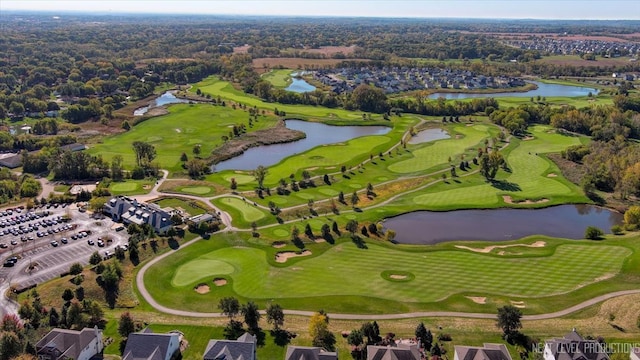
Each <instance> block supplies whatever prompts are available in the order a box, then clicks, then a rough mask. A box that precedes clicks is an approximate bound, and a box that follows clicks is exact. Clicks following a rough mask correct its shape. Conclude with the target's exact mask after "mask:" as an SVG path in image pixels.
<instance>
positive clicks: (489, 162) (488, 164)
mask: <svg viewBox="0 0 640 360" xmlns="http://www.w3.org/2000/svg"><path fill="white" fill-rule="evenodd" d="M503 164H504V158H503V157H502V154H500V153H499V152H497V151H493V152H491V153H489V154H487V153H484V154H482V156H481V157H480V175H482V176H484V177H485V178H486V179H487V180H493V179H494V178H495V177H496V174H497V173H498V169H500V166H501V165H503Z"/></svg>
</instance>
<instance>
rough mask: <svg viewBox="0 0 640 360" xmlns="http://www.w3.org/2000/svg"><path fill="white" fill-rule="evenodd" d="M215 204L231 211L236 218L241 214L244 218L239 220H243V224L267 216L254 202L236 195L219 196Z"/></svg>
mask: <svg viewBox="0 0 640 360" xmlns="http://www.w3.org/2000/svg"><path fill="white" fill-rule="evenodd" d="M214 204H215V205H216V206H217V207H219V208H220V209H221V210H224V211H227V212H229V213H230V214H231V217H232V218H233V219H234V220H236V219H238V216H240V217H241V218H242V219H238V220H241V223H242V224H248V223H251V222H253V221H258V220H260V219H262V218H264V217H266V213H265V212H264V211H262V210H260V209H259V208H257V207H256V206H254V205H253V202H249V201H243V200H241V199H238V198H235V197H226V198H219V199H216V200H214Z"/></svg>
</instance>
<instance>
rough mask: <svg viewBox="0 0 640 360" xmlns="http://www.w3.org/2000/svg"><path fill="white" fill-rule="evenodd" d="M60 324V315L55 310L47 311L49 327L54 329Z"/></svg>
mask: <svg viewBox="0 0 640 360" xmlns="http://www.w3.org/2000/svg"><path fill="white" fill-rule="evenodd" d="M59 323H60V315H59V314H58V311H57V310H56V308H54V307H52V308H51V309H49V326H51V327H56V326H58V324H59Z"/></svg>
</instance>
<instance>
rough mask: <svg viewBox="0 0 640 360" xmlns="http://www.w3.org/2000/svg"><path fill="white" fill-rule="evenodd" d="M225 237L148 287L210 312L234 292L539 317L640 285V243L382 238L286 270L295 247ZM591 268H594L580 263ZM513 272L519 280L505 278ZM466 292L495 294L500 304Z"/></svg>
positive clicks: (315, 302)
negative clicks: (518, 309)
mask: <svg viewBox="0 0 640 360" xmlns="http://www.w3.org/2000/svg"><path fill="white" fill-rule="evenodd" d="M225 238H226V242H228V243H229V244H235V245H234V246H228V245H224V244H221V243H220V242H224V240H223V239H219V240H222V241H217V242H215V243H213V242H210V241H200V242H198V243H196V244H194V245H191V246H190V247H188V248H185V249H184V250H182V251H180V252H178V253H176V254H174V255H172V256H170V257H168V258H167V259H165V260H164V261H162V262H161V263H159V264H157V265H155V266H153V267H151V268H150V269H149V270H148V272H147V275H146V279H156V280H154V281H145V286H146V287H147V289H148V290H149V291H150V292H151V294H152V295H153V296H154V298H155V299H156V300H157V301H159V302H160V303H162V304H164V305H165V306H169V307H172V308H179V309H182V310H187V309H188V310H193V311H204V312H206V311H210V309H211V308H210V304H211V303H216V302H217V300H218V299H219V298H220V297H222V296H229V295H235V296H238V297H239V298H241V299H252V300H254V301H257V302H258V303H259V304H262V306H264V304H265V303H266V302H268V301H277V302H278V303H280V304H281V305H283V306H284V307H285V308H288V309H314V308H320V307H322V308H324V309H326V310H328V311H333V312H347V313H389V312H391V313H399V312H408V311H415V310H417V309H420V310H428V309H438V310H447V309H455V310H463V311H465V310H466V311H479V312H493V311H494V310H495V305H496V304H500V303H508V302H510V301H514V302H515V301H522V302H523V304H525V305H524V306H525V308H524V309H523V311H524V312H525V313H538V312H546V311H551V310H558V309H560V308H562V307H564V306H566V305H567V304H572V303H575V302H577V301H578V299H584V298H585V297H587V298H588V297H590V296H593V295H595V294H598V293H604V292H609V291H613V290H614V289H620V288H629V287H633V286H634V285H633V283H635V282H637V281H638V280H639V279H637V276H632V275H631V274H632V272H633V271H636V270H637V269H636V268H637V266H638V258H639V256H640V253H639V252H638V247H639V246H640V242H639V239H638V238H637V237H636V238H627V239H625V240H624V241H623V240H615V239H611V240H607V242H606V243H605V244H600V243H594V242H589V241H575V240H574V241H566V240H559V239H551V238H544V237H531V238H527V239H524V240H520V241H517V242H513V243H518V244H531V243H534V242H536V241H544V242H545V244H546V246H545V247H543V248H527V247H518V252H513V253H509V254H505V255H499V254H497V253H490V254H479V253H475V252H471V251H468V250H464V249H459V248H456V247H454V245H453V244H451V243H448V244H445V245H438V246H433V247H416V246H413V247H412V246H390V245H387V244H383V243H377V242H375V241H374V242H369V243H368V248H367V249H360V248H358V247H356V246H355V245H354V244H353V243H351V242H350V241H346V242H338V243H337V244H336V245H332V246H330V245H327V244H324V245H323V244H318V245H317V246H312V247H309V249H311V252H312V254H311V255H310V256H303V257H297V258H290V259H289V260H288V261H287V262H286V263H284V264H281V263H276V262H275V261H274V257H275V254H276V252H277V251H289V250H291V249H289V248H285V249H274V248H271V247H268V246H267V247H264V246H260V245H252V244H250V243H248V242H246V241H242V240H241V239H240V238H238V237H236V236H233V235H230V236H226V237H225ZM467 245H468V244H467ZM483 245H484V243H473V245H472V246H474V247H480V248H481V247H482V246H483ZM632 259H633V260H632ZM586 262H588V263H589V266H581V264H584V263H586ZM428 264H431V265H432V266H425V265H428ZM436 264H437V265H436ZM567 273H571V276H570V277H567V276H566V274H567ZM505 274H509V279H517V281H511V280H508V279H505V276H504V275H505ZM636 275H637V274H636ZM628 276H631V277H632V278H635V280H631V281H629V280H628V279H629V277H628ZM218 277H222V278H225V279H228V281H229V283H228V284H227V285H225V286H223V287H219V288H216V287H215V286H213V284H212V279H213V278H218ZM445 279H446V280H445ZM625 279H627V280H625ZM443 280H444V281H443ZM200 283H206V284H211V286H212V288H213V290H212V291H211V292H209V293H207V294H198V293H196V292H195V291H194V288H195V286H196V285H198V284H200ZM567 293H571V294H572V296H571V297H570V298H571V299H568V297H567V296H566V295H565V294H567ZM465 296H474V297H475V296H480V297H487V298H489V299H490V300H491V304H492V305H491V306H485V305H481V304H477V303H474V302H473V301H472V300H470V299H467V298H465ZM391 309H392V310H391Z"/></svg>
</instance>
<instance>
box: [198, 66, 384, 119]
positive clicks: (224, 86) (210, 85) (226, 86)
mask: <svg viewBox="0 0 640 360" xmlns="http://www.w3.org/2000/svg"><path fill="white" fill-rule="evenodd" d="M198 89H200V90H201V91H202V92H203V93H204V94H210V95H211V96H212V97H217V96H220V97H221V98H222V99H228V100H232V101H235V102H237V103H241V104H246V105H247V106H256V107H258V108H260V109H267V110H269V111H273V110H274V109H275V108H278V110H280V111H285V112H286V114H287V118H300V119H306V120H315V121H318V120H327V121H331V122H334V123H344V122H347V123H348V122H357V123H359V124H363V123H364V124H367V125H372V124H375V123H376V122H377V123H380V122H381V121H384V120H383V119H382V115H380V114H371V117H372V119H373V121H367V122H363V121H362V111H349V110H344V109H339V108H335V109H330V108H325V107H321V106H310V105H285V104H275V103H268V102H265V101H262V100H261V99H259V98H257V97H254V96H251V95H247V94H245V93H243V92H242V91H240V90H237V89H235V88H234V87H233V85H231V83H229V82H227V81H222V80H220V79H218V78H217V77H215V76H211V77H208V78H207V79H205V80H203V81H201V82H199V83H196V84H194V85H193V87H192V88H191V89H190V91H192V92H196V91H197V90H198Z"/></svg>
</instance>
